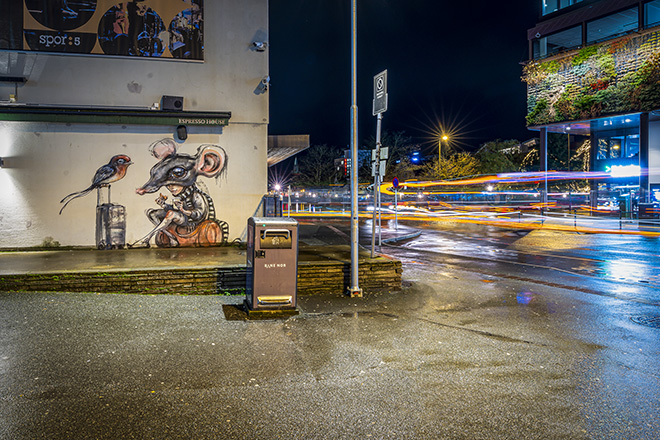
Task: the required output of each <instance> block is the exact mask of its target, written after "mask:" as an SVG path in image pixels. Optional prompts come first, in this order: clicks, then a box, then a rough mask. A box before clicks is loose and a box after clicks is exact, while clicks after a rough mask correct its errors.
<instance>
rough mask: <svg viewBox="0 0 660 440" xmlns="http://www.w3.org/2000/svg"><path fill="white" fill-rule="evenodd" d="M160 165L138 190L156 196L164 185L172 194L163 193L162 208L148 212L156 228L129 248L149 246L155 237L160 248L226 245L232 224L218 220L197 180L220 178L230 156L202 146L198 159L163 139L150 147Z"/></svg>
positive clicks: (211, 204) (170, 140)
mask: <svg viewBox="0 0 660 440" xmlns="http://www.w3.org/2000/svg"><path fill="white" fill-rule="evenodd" d="M149 149H150V151H151V154H153V156H154V157H156V159H158V162H157V163H156V164H155V165H154V166H153V167H152V168H151V171H150V178H149V180H148V181H147V183H145V184H144V185H143V186H142V187H141V188H138V189H136V190H135V191H136V192H137V193H138V194H140V195H144V194H150V193H155V192H156V191H158V190H159V189H160V188H162V187H163V186H164V187H166V188H167V189H168V190H169V192H170V193H171V194H172V196H173V197H172V201H171V203H168V201H167V196H165V195H163V194H160V196H159V197H158V198H157V199H156V203H157V204H158V205H159V206H160V208H152V209H148V210H147V211H146V215H147V217H148V218H149V220H151V222H152V223H153V224H154V225H155V228H154V229H152V230H151V231H150V232H149V233H148V234H147V235H145V236H144V237H142V238H141V239H139V240H138V241H136V242H135V243H132V244H130V245H129V246H130V247H137V246H145V247H149V246H150V244H149V242H150V240H151V238H152V237H155V238H154V241H155V243H156V245H157V246H159V247H178V246H212V245H215V244H220V243H226V242H227V238H228V234H229V225H228V224H227V223H226V222H223V221H219V220H217V219H216V218H215V205H214V204H213V200H212V199H211V197H210V196H209V195H208V194H207V193H206V192H205V191H203V190H202V189H200V188H199V186H198V185H197V178H198V177H199V176H204V177H216V178H217V177H219V176H220V175H221V174H222V173H223V172H224V171H225V170H226V166H227V154H226V153H225V150H224V149H222V148H221V147H219V146H217V145H208V144H206V145H201V146H200V147H199V148H198V149H197V154H196V155H195V156H190V155H188V154H183V153H181V154H179V153H177V144H176V143H175V142H174V140H173V139H162V140H159V141H156V142H154V143H153V144H151V146H150V147H149Z"/></svg>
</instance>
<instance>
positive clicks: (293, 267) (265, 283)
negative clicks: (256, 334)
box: [245, 217, 298, 310]
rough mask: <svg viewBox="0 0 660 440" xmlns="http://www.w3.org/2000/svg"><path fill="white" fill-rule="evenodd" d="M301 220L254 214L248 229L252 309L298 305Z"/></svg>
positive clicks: (248, 281) (248, 287) (248, 293)
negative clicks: (299, 231)
mask: <svg viewBox="0 0 660 440" xmlns="http://www.w3.org/2000/svg"><path fill="white" fill-rule="evenodd" d="M297 289H298V222H297V221H296V220H294V219H292V218H288V217H250V218H249V219H248V229H247V277H246V288H245V294H246V300H245V302H246V304H247V307H248V308H249V309H250V310H274V309H295V308H296V305H297V304H296V302H297V301H296V294H297Z"/></svg>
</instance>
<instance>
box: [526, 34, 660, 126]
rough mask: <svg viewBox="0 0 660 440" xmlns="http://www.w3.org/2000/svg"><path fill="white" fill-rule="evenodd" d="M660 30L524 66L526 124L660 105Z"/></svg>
mask: <svg viewBox="0 0 660 440" xmlns="http://www.w3.org/2000/svg"><path fill="white" fill-rule="evenodd" d="M659 77H660V31H655V32H647V33H645V34H643V35H636V34H635V35H629V36H626V37H623V38H620V39H617V40H613V41H610V42H607V43H603V44H597V45H591V46H587V47H585V48H583V49H580V50H576V51H571V52H568V53H566V54H562V55H559V56H556V57H552V58H550V59H547V60H544V61H540V62H538V61H531V62H530V63H529V64H528V65H527V66H526V67H525V69H524V73H523V80H524V81H525V82H526V83H527V86H528V88H527V109H528V114H527V125H529V126H539V125H545V124H551V123H555V122H562V121H576V120H585V119H592V118H597V117H600V116H607V115H613V114H625V113H631V112H639V111H651V110H655V109H657V108H660V83H659V82H658V78H659Z"/></svg>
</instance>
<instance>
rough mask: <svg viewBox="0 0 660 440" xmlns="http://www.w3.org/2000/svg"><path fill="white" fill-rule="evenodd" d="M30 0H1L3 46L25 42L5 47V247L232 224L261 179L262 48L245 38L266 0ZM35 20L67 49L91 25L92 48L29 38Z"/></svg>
mask: <svg viewBox="0 0 660 440" xmlns="http://www.w3.org/2000/svg"><path fill="white" fill-rule="evenodd" d="M29 1H30V2H31V3H30V4H29V5H28V3H26V0H2V1H0V21H3V20H4V24H9V26H8V27H5V26H4V25H0V49H7V47H14V48H15V47H18V46H21V47H25V48H26V50H14V51H12V50H0V77H2V78H5V80H0V158H2V159H3V162H4V166H2V167H0V188H2V189H3V190H2V191H0V207H2V208H1V209H0V249H2V248H23V247H33V246H42V245H44V244H45V245H52V244H54V243H59V245H61V246H83V247H93V246H99V245H101V246H103V247H113V246H114V247H118V246H120V245H122V244H123V245H124V246H125V247H128V245H134V246H146V245H147V244H148V245H150V246H152V247H156V246H202V245H207V244H210V245H212V244H217V243H219V242H220V243H221V242H222V241H224V240H228V241H230V242H231V241H233V240H235V239H236V238H240V237H241V236H242V234H243V232H244V230H245V228H246V224H247V218H248V217H250V216H251V215H253V214H254V212H255V209H256V207H257V206H258V205H259V202H260V200H261V197H262V196H263V194H264V193H265V192H266V191H267V182H268V178H267V177H268V173H267V162H266V158H267V148H268V147H267V135H268V93H263V94H255V93H254V90H255V87H256V86H257V85H258V84H260V83H261V80H262V78H263V77H264V76H266V75H268V51H267V50H266V51H263V52H259V51H255V50H251V47H253V46H254V44H253V43H254V42H255V41H267V38H268V1H267V0H241V1H240V2H236V1H233V0H217V1H213V2H209V1H206V2H204V3H203V4H202V2H201V1H200V2H197V1H195V2H190V1H188V0H185V1H184V0H145V1H143V2H142V1H136V2H121V1H117V0H96V1H95V2H93V1H91V0H75V1H73V0H67V1H66V2H61V1H59V0H49V1H43V2H38V1H37V0H29ZM32 1H34V3H32ZM53 5H54V6H53ZM195 5H197V6H198V7H196V6H195ZM145 6H146V7H147V8H146V9H145V8H144V7H145ZM67 7H68V8H69V9H70V10H71V11H72V12H70V11H67V10H66V8H67ZM49 8H51V9H49ZM53 8H54V9H53ZM92 9H93V11H92ZM38 11H41V12H38ZM186 11H187V12H186ZM198 12H199V13H198ZM202 13H203V15H202ZM133 15H137V17H138V18H137V19H136V20H133V21H132V25H131V17H132V16H133ZM156 15H157V16H158V17H160V19H157V18H156ZM7 17H13V18H16V17H18V20H10V19H8V18H7ZM177 17H178V18H177ZM84 20H87V21H85V24H82V22H83V21H84ZM127 20H128V21H127ZM200 20H201V21H200ZM161 22H162V23H161ZM136 23H137V28H136V27H135V26H136ZM204 23H213V26H204ZM131 26H133V28H131ZM196 26H199V31H197V30H196ZM145 29H146V31H145ZM17 30H19V31H20V32H17ZM32 30H36V31H39V32H43V33H42V34H41V35H42V36H44V39H43V41H45V42H47V41H48V38H46V37H47V36H48V35H56V36H57V38H59V39H58V41H59V42H60V43H61V42H66V46H67V49H66V50H67V51H69V50H71V51H74V50H77V49H75V48H74V47H72V46H74V45H75V44H76V40H75V38H73V35H72V34H70V33H71V32H78V33H81V34H90V35H94V37H93V40H94V46H93V48H92V49H91V52H90V53H91V54H92V55H99V56H86V55H85V56H83V55H82V54H80V53H69V52H65V53H56V52H52V51H51V50H54V48H52V47H51V48H50V49H48V51H47V50H45V49H44V50H43V51H42V50H39V51H37V50H35V49H34V48H32V47H29V46H28V45H27V40H26V38H27V37H26V32H31V31H32ZM183 30H185V31H186V32H187V35H189V36H193V37H191V38H192V40H195V41H199V42H200V44H198V45H197V46H196V47H197V48H198V49H199V50H197V49H191V48H192V47H193V46H194V45H193V46H191V45H190V44H188V43H186V41H191V40H190V38H188V37H185V35H184V34H185V33H186V32H183ZM156 31H157V32H156ZM202 31H203V32H202ZM51 32H53V33H54V34H49V33H51ZM99 32H100V33H99ZM177 33H180V34H181V36H177V35H176V34H177ZM64 34H66V38H64ZM155 35H158V37H159V38H160V40H162V42H163V44H162V46H160V43H158V42H154V40H153V37H154V36H155ZM195 35H196V36H195ZM69 37H72V39H71V40H69ZM105 37H107V39H105V40H104V38H105ZM145 37H148V38H146V39H144V38H145ZM201 37H203V38H204V42H205V44H203V45H202V44H201V40H200V38H201ZM30 38H32V37H30ZM34 38H36V39H40V38H41V37H40V36H37V35H36V34H35V37H34ZM54 38H55V37H54ZM90 38H91V37H90ZM149 38H152V39H151V40H149ZM186 38H188V40H186ZM136 39H137V40H136ZM69 41H71V44H69V43H68V42H69ZM81 41H82V39H81ZM101 41H105V42H104V43H102V42H101ZM145 41H146V42H149V44H148V45H146V46H141V45H140V44H141V43H144V42H145ZM180 43H183V44H180ZM211 43H212V44H211ZM81 44H82V43H81ZM106 44H107V45H109V46H108V47H111V49H108V47H106V49H104V48H103V45H106ZM112 47H113V48H112ZM136 48H137V49H139V50H142V53H138V52H139V51H138V52H136V51H135V50H136ZM145 48H146V49H145ZM147 49H148V50H147ZM104 50H105V51H108V52H114V53H115V54H116V53H121V54H123V55H124V56H110V54H109V53H105V52H104ZM145 50H146V52H144V51H145ZM161 50H162V54H161V55H160V56H151V55H153V54H158V53H160V51H161ZM177 50H178V51H180V52H181V54H180V55H177V52H176V51H177ZM200 50H203V61H194V62H192V61H191V62H187V61H186V62H180V60H182V59H185V60H196V59H200V60H201V58H202V54H201V52H200ZM188 52H190V58H188V56H189V55H187V53H188ZM195 53H197V55H195ZM127 54H128V55H127ZM145 54H149V56H147V55H145ZM162 58H168V59H167V60H163V59H162ZM12 78H13V79H12ZM16 81H17V82H16ZM164 96H170V97H180V98H181V99H180V101H181V103H182V106H181V107H180V108H178V109H176V110H171V109H167V110H164V109H163V108H159V107H158V105H154V104H155V103H156V104H157V103H159V102H164V100H162V98H163V97H164ZM17 115H18V116H17ZM109 115H110V116H109ZM181 125H183V126H185V127H184V129H185V132H186V133H187V135H186V136H182V135H181V133H180V131H179V126H181ZM175 163H176V164H178V165H177V166H174V164H175ZM168 167H169V168H168ZM152 173H153V176H152ZM158 177H160V178H158ZM152 178H153V180H152ZM150 181H151V183H149V184H148V182H150ZM156 187H158V188H157V189H155V188H156ZM138 190H139V191H138ZM152 191H153V192H152ZM60 211H61V214H60Z"/></svg>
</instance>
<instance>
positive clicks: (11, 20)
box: [0, 0, 204, 60]
mask: <svg viewBox="0 0 660 440" xmlns="http://www.w3.org/2000/svg"><path fill="white" fill-rule="evenodd" d="M3 1H4V0H3ZM10 1H12V2H14V3H15V4H17V3H18V1H20V0H10ZM9 12H10V13H9V14H6V15H5V16H3V17H0V28H4V29H16V28H22V30H23V39H22V40H20V39H18V38H13V37H12V38H7V39H6V41H8V44H9V47H7V49H13V50H32V51H39V52H58V53H86V54H97V55H120V56H129V57H160V58H177V59H189V60H203V59H204V38H203V35H204V27H203V26H204V18H203V15H204V14H203V12H204V8H203V0H150V1H148V2H145V1H143V0H133V1H127V2H116V0H75V1H74V0H24V4H23V9H22V10H21V9H20V8H18V7H12V8H9ZM0 35H2V34H0ZM10 36H11V35H10Z"/></svg>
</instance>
